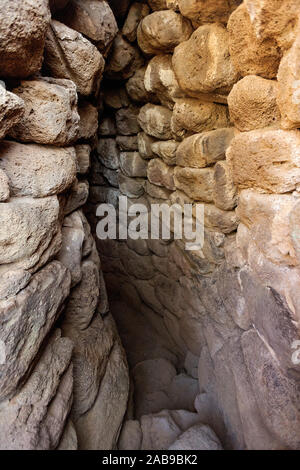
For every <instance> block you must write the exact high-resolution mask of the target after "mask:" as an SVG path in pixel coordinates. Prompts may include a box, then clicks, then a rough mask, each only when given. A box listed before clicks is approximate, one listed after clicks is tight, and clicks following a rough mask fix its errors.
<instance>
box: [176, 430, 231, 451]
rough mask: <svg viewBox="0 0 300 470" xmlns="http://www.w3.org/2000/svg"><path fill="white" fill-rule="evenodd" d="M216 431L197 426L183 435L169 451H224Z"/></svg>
mask: <svg viewBox="0 0 300 470" xmlns="http://www.w3.org/2000/svg"><path fill="white" fill-rule="evenodd" d="M222 449H223V448H222V445H221V443H220V441H219V439H218V437H217V436H216V434H215V433H214V431H213V430H212V429H211V428H210V427H209V426H205V425H203V424H195V425H194V426H192V427H191V428H189V429H188V430H187V431H185V432H184V433H182V434H181V435H180V436H179V437H178V438H177V439H176V441H175V442H173V444H172V445H171V446H170V447H169V449H168V450H172V451H174V450H177V451H180V450H222Z"/></svg>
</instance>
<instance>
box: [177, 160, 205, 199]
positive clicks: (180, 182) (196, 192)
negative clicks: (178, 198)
mask: <svg viewBox="0 0 300 470" xmlns="http://www.w3.org/2000/svg"><path fill="white" fill-rule="evenodd" d="M213 174H214V172H213V170H212V169H211V168H199V169H198V168H181V167H179V166H178V167H176V168H175V171H174V179H175V185H176V188H178V189H180V190H181V191H183V192H185V193H186V194H187V195H188V196H189V197H191V198H192V199H194V200H196V201H204V202H212V197H213V196H212V191H213Z"/></svg>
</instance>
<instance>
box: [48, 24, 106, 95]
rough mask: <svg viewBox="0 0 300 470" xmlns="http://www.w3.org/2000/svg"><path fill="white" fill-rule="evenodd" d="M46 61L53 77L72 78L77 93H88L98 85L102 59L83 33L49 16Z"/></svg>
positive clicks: (102, 63) (101, 71)
mask: <svg viewBox="0 0 300 470" xmlns="http://www.w3.org/2000/svg"><path fill="white" fill-rule="evenodd" d="M45 65H46V67H47V69H48V70H49V72H50V73H51V75H52V76H53V77H56V78H67V79H69V80H72V81H73V82H74V83H75V85H76V87H77V91H78V92H79V93H81V94H82V95H90V94H91V93H92V92H93V91H95V90H96V89H97V88H98V87H99V82H100V79H101V77H102V73H103V70H104V59H103V57H102V55H101V54H100V52H99V51H98V50H97V48H96V47H95V46H94V45H93V44H92V43H90V42H89V41H88V40H87V39H85V38H84V37H83V36H82V34H80V33H77V32H76V31H74V30H73V29H70V28H68V27H67V26H65V25H64V24H62V23H60V22H58V21H56V20H52V22H51V25H50V27H49V29H48V32H47V37H46V45H45Z"/></svg>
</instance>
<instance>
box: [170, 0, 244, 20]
mask: <svg viewBox="0 0 300 470" xmlns="http://www.w3.org/2000/svg"><path fill="white" fill-rule="evenodd" d="M173 3H175V2H173ZM177 3H178V7H179V10H180V13H181V14H182V15H183V16H185V17H186V18H189V19H190V20H191V21H192V22H193V24H194V25H196V26H200V25H202V24H205V23H224V24H226V23H227V21H228V18H229V16H230V14H231V13H232V11H233V10H234V9H235V8H236V7H237V6H238V5H239V4H240V3H241V0H226V1H223V0H177Z"/></svg>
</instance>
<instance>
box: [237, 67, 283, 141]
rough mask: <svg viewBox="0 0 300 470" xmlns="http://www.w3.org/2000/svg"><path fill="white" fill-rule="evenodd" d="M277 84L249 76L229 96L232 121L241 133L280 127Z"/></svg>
mask: <svg viewBox="0 0 300 470" xmlns="http://www.w3.org/2000/svg"><path fill="white" fill-rule="evenodd" d="M277 90H278V86H277V82H275V81H274V80H266V79H264V78H261V77H257V76H256V75H247V76H246V77H245V78H243V79H242V80H240V81H239V82H238V83H237V84H236V85H234V87H233V89H232V91H231V93H230V95H229V96H228V106H229V114H230V119H231V121H232V122H233V124H234V125H235V127H237V128H238V129H239V130H240V131H242V132H243V131H251V130H253V129H259V128H264V127H269V126H274V125H275V126H276V125H277V126H278V123H279V121H280V111H279V109H278V106H277V102H276V98H277Z"/></svg>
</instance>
